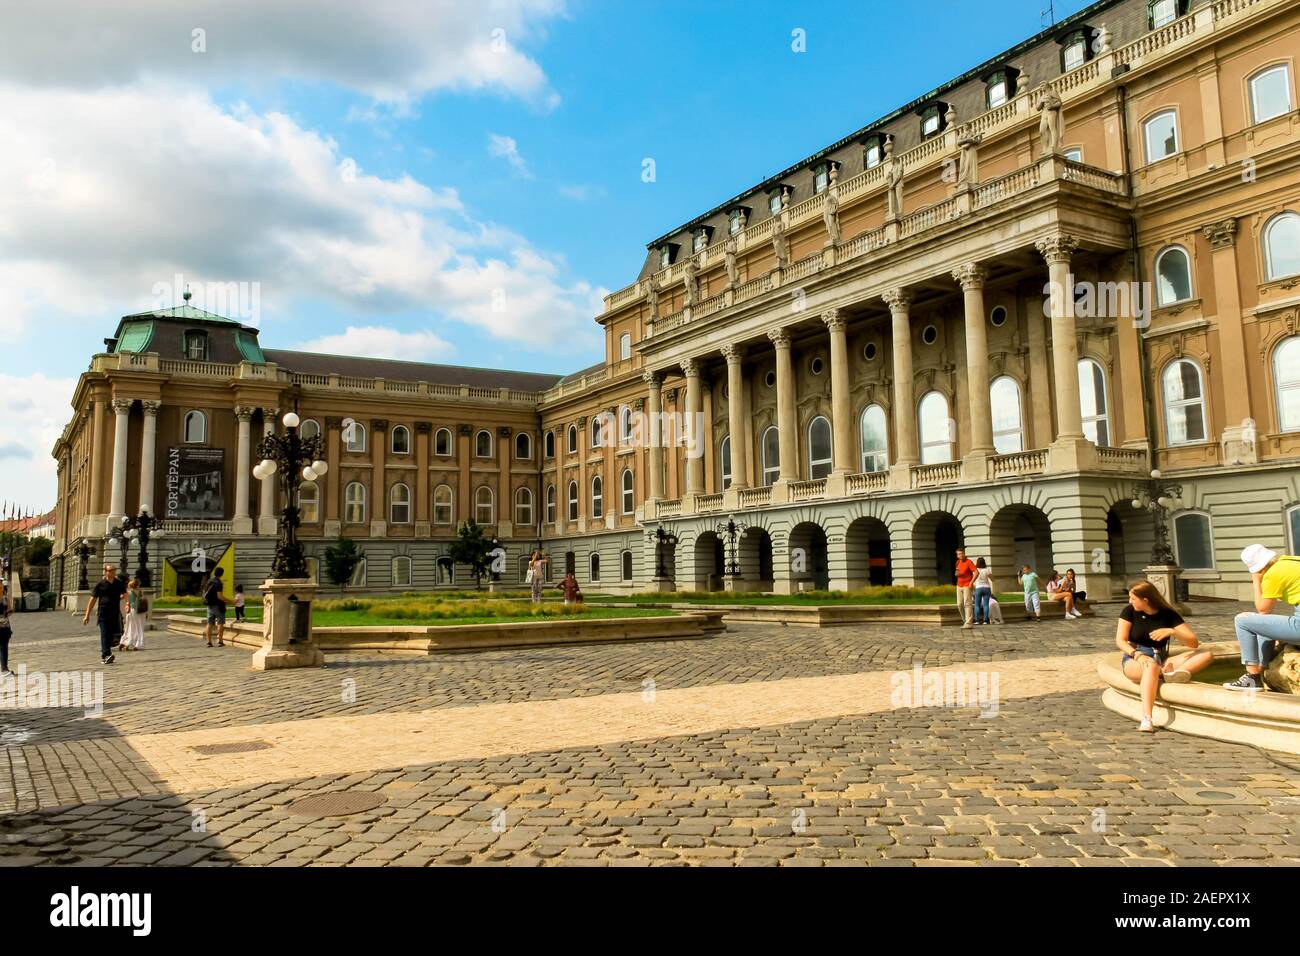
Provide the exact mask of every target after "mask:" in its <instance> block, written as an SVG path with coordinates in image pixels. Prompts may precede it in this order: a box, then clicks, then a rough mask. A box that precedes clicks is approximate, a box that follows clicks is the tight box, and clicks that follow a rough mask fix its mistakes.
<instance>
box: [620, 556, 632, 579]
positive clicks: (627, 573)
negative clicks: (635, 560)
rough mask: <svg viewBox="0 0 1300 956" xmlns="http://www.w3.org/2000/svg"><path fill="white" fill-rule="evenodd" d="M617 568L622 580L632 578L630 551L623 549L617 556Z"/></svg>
mask: <svg viewBox="0 0 1300 956" xmlns="http://www.w3.org/2000/svg"><path fill="white" fill-rule="evenodd" d="M619 570H620V572H621V577H622V578H623V580H624V581H631V580H632V552H631V551H624V552H623V553H622V554H621V555H620V556H619Z"/></svg>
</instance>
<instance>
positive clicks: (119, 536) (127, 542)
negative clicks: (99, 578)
mask: <svg viewBox="0 0 1300 956" xmlns="http://www.w3.org/2000/svg"><path fill="white" fill-rule="evenodd" d="M104 537H105V538H106V539H108V540H109V541H112V542H114V543H115V544H116V545H117V546H118V547H119V548H121V549H122V558H121V560H120V561H118V563H117V569H118V571H119V572H120V573H121V575H122V577H123V579H125V578H126V556H127V551H128V549H129V548H130V547H131V535H129V534H127V530H126V522H125V521H123V522H122V523H121V524H120V525H118V526H117V527H116V528H110V529H109V531H108V534H106V535H104Z"/></svg>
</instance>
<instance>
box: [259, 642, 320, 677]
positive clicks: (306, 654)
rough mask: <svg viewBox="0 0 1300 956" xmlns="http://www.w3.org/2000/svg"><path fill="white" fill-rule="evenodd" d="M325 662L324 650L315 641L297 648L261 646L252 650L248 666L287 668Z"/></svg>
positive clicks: (260, 668)
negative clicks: (250, 661)
mask: <svg viewBox="0 0 1300 956" xmlns="http://www.w3.org/2000/svg"><path fill="white" fill-rule="evenodd" d="M324 663H325V652H324V651H322V650H321V649H320V648H319V647H317V646H316V644H315V642H313V643H311V644H308V645H305V646H303V647H302V648H299V647H298V646H297V645H294V647H293V648H284V647H269V646H266V647H262V648H260V649H258V650H257V651H254V652H253V660H252V663H251V664H250V666H251V667H252V669H253V670H255V671H275V670H287V669H288V668H290V667H320V666H322V665H323V664H324Z"/></svg>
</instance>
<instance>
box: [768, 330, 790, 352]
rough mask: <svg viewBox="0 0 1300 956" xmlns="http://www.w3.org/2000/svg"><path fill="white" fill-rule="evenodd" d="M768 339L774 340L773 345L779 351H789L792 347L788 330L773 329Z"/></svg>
mask: <svg viewBox="0 0 1300 956" xmlns="http://www.w3.org/2000/svg"><path fill="white" fill-rule="evenodd" d="M767 337H768V338H769V339H771V340H772V344H773V345H774V346H776V347H777V348H778V349H788V348H789V347H790V332H789V331H788V330H786V329H773V330H772V331H770V332H768V333H767Z"/></svg>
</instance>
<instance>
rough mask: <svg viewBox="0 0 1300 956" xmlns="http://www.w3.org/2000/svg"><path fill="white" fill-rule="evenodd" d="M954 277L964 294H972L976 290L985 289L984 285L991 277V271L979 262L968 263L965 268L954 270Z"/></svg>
mask: <svg viewBox="0 0 1300 956" xmlns="http://www.w3.org/2000/svg"><path fill="white" fill-rule="evenodd" d="M952 277H953V279H955V280H956V282H957V284H958V285H959V286H961V288H962V291H963V292H970V291H972V290H974V289H982V288H984V283H985V281H986V280H987V279H988V277H989V271H988V270H987V269H985V268H984V267H983V266H982V265H980V264H979V263H978V262H968V263H967V264H966V265H964V266H960V267H959V268H956V269H953V270H952Z"/></svg>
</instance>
